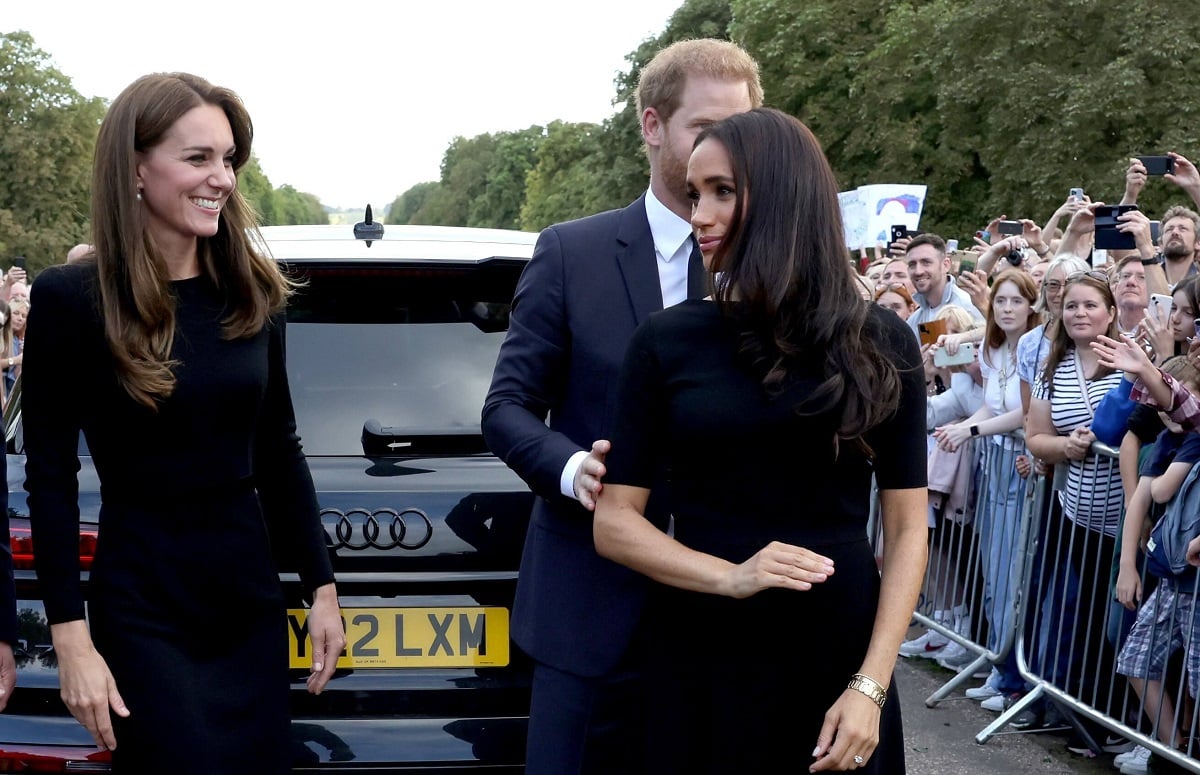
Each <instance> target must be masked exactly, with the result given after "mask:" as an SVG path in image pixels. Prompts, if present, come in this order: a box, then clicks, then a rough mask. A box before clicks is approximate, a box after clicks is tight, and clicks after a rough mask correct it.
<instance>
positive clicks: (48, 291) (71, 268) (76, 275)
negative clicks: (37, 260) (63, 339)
mask: <svg viewBox="0 0 1200 775" xmlns="http://www.w3.org/2000/svg"><path fill="white" fill-rule="evenodd" d="M99 281H100V275H99V273H98V271H97V269H96V264H95V262H92V261H81V262H76V263H73V264H56V265H55V266H51V267H47V268H46V269H43V270H42V271H41V272H39V273H38V276H37V277H36V278H35V279H34V281H33V285H32V286H30V289H29V301H30V306H31V307H32V306H33V304H34V302H37V304H38V305H46V304H50V305H55V304H65V305H68V306H69V307H70V308H73V309H74V308H78V306H79V304H80V302H82V301H90V300H92V299H94V298H96V295H97V294H98V287H99Z"/></svg>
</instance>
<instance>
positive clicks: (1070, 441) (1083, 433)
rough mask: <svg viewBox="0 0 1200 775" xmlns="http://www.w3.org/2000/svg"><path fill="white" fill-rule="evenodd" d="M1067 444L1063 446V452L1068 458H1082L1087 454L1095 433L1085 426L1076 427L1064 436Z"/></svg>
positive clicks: (1094, 438)
mask: <svg viewBox="0 0 1200 775" xmlns="http://www.w3.org/2000/svg"><path fill="white" fill-rule="evenodd" d="M1066 439H1067V444H1066V446H1065V447H1064V448H1063V454H1065V455H1066V456H1067V459H1068V460H1083V459H1084V458H1085V457H1087V455H1088V450H1089V449H1091V447H1092V442H1093V441H1095V440H1096V434H1094V433H1092V432H1091V431H1090V430H1088V429H1087V428H1076V429H1075V430H1073V431H1071V433H1070V435H1068V436H1067V437H1066Z"/></svg>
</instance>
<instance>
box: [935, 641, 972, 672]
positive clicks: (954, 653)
mask: <svg viewBox="0 0 1200 775" xmlns="http://www.w3.org/2000/svg"><path fill="white" fill-rule="evenodd" d="M976 656H977V655H976V653H975V652H974V651H970V650H968V649H967V648H965V647H964V646H962V645H960V644H958V643H949V644H947V645H946V647H945V648H944V649H942V650H941V653H939V654H938V655H937V663H938V664H939V665H941V666H942V667H944V668H946V669H947V670H953V671H955V672H958V671H959V670H962V669H963V668H964V667H966V666H967V665H969V664H971V663H972V662H974V661H975V657H976Z"/></svg>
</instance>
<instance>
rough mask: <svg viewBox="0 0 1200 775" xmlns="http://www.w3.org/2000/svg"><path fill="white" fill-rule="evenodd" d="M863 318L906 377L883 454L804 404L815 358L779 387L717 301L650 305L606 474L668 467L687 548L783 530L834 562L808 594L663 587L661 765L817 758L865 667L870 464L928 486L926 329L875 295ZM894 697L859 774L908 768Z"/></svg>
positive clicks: (789, 763)
mask: <svg viewBox="0 0 1200 775" xmlns="http://www.w3.org/2000/svg"><path fill="white" fill-rule="evenodd" d="M865 331H866V332H867V334H866V335H869V336H873V337H876V338H877V339H878V340H879V341H880V342H881V344H882V347H883V351H884V352H886V353H889V354H891V355H892V357H893V358H894V360H895V362H896V363H897V365H898V366H899V367H900V368H901V369H902V372H901V374H902V377H901V379H902V383H903V388H902V391H903V395H902V397H901V403H900V409H899V411H898V412H897V413H896V415H895V416H894V417H892V418H891V419H890V420H888V421H887V422H885V423H884V424H882V425H880V426H879V427H877V428H875V429H874V430H873V431H872V432H871V433H870V434H869V435H868V436H867V439H866V441H867V443H868V445H869V447H870V449H871V450H872V451H873V453H874V460H873V462H872V461H871V460H869V459H868V457H867V454H866V453H865V452H864V451H863V450H862V448H861V447H860V446H858V445H856V444H853V443H849V442H842V443H841V444H840V448H838V449H836V450H835V445H834V443H833V439H834V431H835V428H836V418H834V417H833V416H830V415H824V416H820V415H819V416H808V417H801V416H799V415H798V414H797V413H796V412H795V411H794V409H793V407H794V406H795V404H796V403H797V401H798V399H800V398H803V397H804V396H806V395H807V394H809V393H811V391H812V390H813V388H814V387H815V386H816V384H817V383H818V379H817V374H818V372H817V366H818V365H819V364H817V363H815V362H814V367H813V370H812V371H811V372H810V373H808V374H803V375H801V377H800V379H798V380H797V381H796V382H795V383H794V384H793V385H792V386H791V387H790V388H789V389H788V390H787V391H786V392H785V393H783V394H782V395H779V396H777V397H775V398H771V397H768V396H767V395H766V393H765V392H764V390H763V388H762V386H761V384H760V380H759V379H758V377H756V376H755V375H753V374H751V373H750V371H749V369H747V368H745V367H744V366H743V365H742V363H741V362H740V361H739V358H738V356H737V349H738V335H737V333H736V332H735V331H734V330H733V328H732V326H731V324H730V323H729V322H728V321H727V320H726V319H725V318H724V317H723V316H722V315H721V314H720V311H719V308H718V307H717V305H716V304H713V303H711V302H705V301H688V302H684V303H683V304H679V305H677V306H675V307H671V308H670V309H667V310H664V311H663V312H660V313H656V314H655V315H653V316H651V317H650V319H649V320H647V321H646V323H645V324H643V325H642V326H641V327H640V328H639V330H638V331H637V333H636V334H635V336H634V338H633V340H632V342H631V344H630V348H629V351H628V353H627V355H626V361H625V366H624V370H623V372H622V377H621V385H620V392H619V403H618V410H617V414H618V416H617V421H616V425H615V430H614V432H613V437H612V452H611V453H610V454H609V456H608V460H607V467H608V473H607V474H606V476H605V481H606V482H608V483H612V484H626V485H633V486H638V487H650V486H651V484H652V482H654V481H656V476H655V473H656V472H657V471H660V470H664V469H665V471H666V478H667V480H668V482H669V484H668V487H669V496H668V497H669V502H670V506H671V512H672V514H673V516H674V520H675V522H674V530H675V533H674V534H675V538H676V539H678V540H679V541H680V542H681V543H683V544H684V545H686V546H688V547H691V548H693V549H697V550H699V551H703V552H707V553H709V554H712V555H715V556H718V557H722V558H724V559H727V560H729V561H731V562H737V563H740V562H743V561H744V560H746V559H748V558H749V557H750V556H751V555H753V554H754V553H755V552H757V551H758V550H759V549H761V548H762V547H764V546H766V545H767V544H768V543H769V542H771V541H773V540H778V541H784V542H787V543H792V544H797V545H800V546H805V547H808V548H810V549H813V550H814V551H817V552H820V553H822V554H825V555H827V556H829V557H831V558H832V559H833V560H834V563H835V569H836V570H835V573H834V574H833V575H832V576H831V577H830V578H829V579H828V580H827V581H826V582H824V583H822V584H818V585H816V586H814V587H813V589H812V590H810V591H807V592H800V591H791V590H782V589H773V590H766V591H764V592H760V593H759V594H757V595H754V596H752V597H750V598H747V599H745V600H734V599H731V598H725V597H720V596H717V595H709V594H703V593H696V592H688V591H684V590H680V589H676V588H673V587H667V586H662V585H659V586H656V588H655V591H654V593H653V596H652V600H651V603H650V606H649V608H648V612H647V615H648V616H649V617H650V620H649V627H648V631H649V632H650V633H651V634H650V636H649V637H650V641H651V651H652V654H653V656H652V658H651V667H650V674H651V687H650V697H649V700H648V703H649V709H650V711H651V714H650V715H649V716H648V718H650V719H651V721H650V723H649V735H650V745H649V746H648V750H650V751H651V752H652V753H651V757H652V761H651V762H650V764H651V766H650V768H649V771H651V772H658V773H667V772H680V773H697V772H714V773H718V772H720V773H725V772H776V771H778V772H785V771H786V772H797V771H801V770H805V771H806V770H807V767H808V765H809V764H810V763H811V761H812V760H811V758H810V756H811V752H812V750H813V748H814V747H816V743H817V735H818V733H819V731H820V729H821V724H822V722H823V717H824V714H825V712H826V711H827V710H828V709H829V707H830V706H831V705H832V704H833V703H834V701H836V700H837V698H838V697H839V696H840V695H841V693H842V692H843V691H844V690H845V688H846V684H847V682H848V681H849V680H850V677H851V676H852V675H853V674H854V673H855V672H856V671H857V670H858V669H859V667H860V666H861V664H862V660H863V658H864V656H865V654H866V650H867V646H868V644H869V641H870V636H871V629H872V627H873V624H874V619H875V609H876V604H877V601H878V595H879V573H878V570H877V568H876V564H875V559H874V554H873V551H872V548H871V546H870V544H869V543H868V539H867V534H866V526H867V519H868V515H869V510H870V489H871V476H872V473H873V474H874V476H875V477H876V480H877V482H878V485H879V487H880V488H884V489H903V488H911V487H924V486H925V428H924V421H925V407H924V402H925V391H924V380H923V376H922V374H921V371H920V353H919V351H918V348H917V345H916V340H915V338H914V337H913V336H912V332H911V331H909V330H908V328H907V327H906V326H905V325H904V323H903V322H901V321H900V319H899V318H898V317H896V316H895V315H894V314H893V313H891V312H889V311H887V310H883V309H881V308H879V307H877V306H875V305H872V306H871V311H870V313H869V315H868V318H867V325H866V327H865ZM835 452H836V454H835ZM890 694H891V695H892V696H891V697H890V699H889V701H888V702H887V703H886V705H885V706H884V709H883V712H882V720H881V730H880V732H881V739H880V743H879V747H878V749H877V750H876V752H875V754H874V755H873V756H872V757H871V759H870V760H869V762H868V764H867V766H866V767H865V768H864V769H863V770H860V771H865V772H872V773H887V774H888V775H895V774H896V773H902V772H904V747H903V746H904V740H903V731H902V728H901V721H900V708H899V703H898V701H897V700H896V698H895V686H894V684H893V686H892V690H891V692H890Z"/></svg>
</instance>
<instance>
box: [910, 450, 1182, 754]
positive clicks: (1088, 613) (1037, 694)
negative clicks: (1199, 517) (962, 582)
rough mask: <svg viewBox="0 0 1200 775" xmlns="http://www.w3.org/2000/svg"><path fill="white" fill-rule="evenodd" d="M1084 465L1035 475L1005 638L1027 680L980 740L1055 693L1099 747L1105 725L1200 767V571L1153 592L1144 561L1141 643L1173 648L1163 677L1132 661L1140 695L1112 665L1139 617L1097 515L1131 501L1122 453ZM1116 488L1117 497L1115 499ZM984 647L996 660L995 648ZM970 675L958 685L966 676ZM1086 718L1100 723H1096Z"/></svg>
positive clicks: (1102, 453) (1094, 454) (1101, 455)
mask: <svg viewBox="0 0 1200 775" xmlns="http://www.w3.org/2000/svg"><path fill="white" fill-rule="evenodd" d="M1084 465H1085V467H1087V468H1089V469H1090V470H1091V472H1092V473H1093V475H1094V479H1093V481H1092V482H1090V483H1089V484H1090V486H1088V487H1085V488H1080V487H1074V488H1069V487H1067V486H1066V484H1067V480H1068V476H1069V473H1068V465H1067V464H1060V465H1058V466H1056V467H1055V471H1054V475H1053V476H1046V477H1039V478H1038V481H1037V482H1036V485H1035V487H1034V490H1033V491H1034V498H1033V501H1032V502H1033V504H1034V507H1033V508H1032V509H1031V510H1030V512H1029V518H1028V519H1026V520H1023V521H1024V523H1025V525H1026V537H1027V540H1025V541H1024V542H1023V543H1024V547H1025V550H1024V552H1023V554H1022V556H1021V557H1020V558H1019V562H1017V563H1014V566H1013V570H1014V573H1013V576H1014V578H1019V579H1021V586H1020V589H1019V590H1018V593H1017V595H1016V596H1015V599H1014V604H1015V605H1016V609H1015V615H1014V618H1013V622H1014V626H1013V629H1012V631H1010V632H1009V633H1008V637H1007V638H1006V640H1008V641H1011V642H1012V644H1013V646H1014V647H1015V649H1016V663H1017V666H1018V668H1019V670H1020V673H1021V676H1022V677H1023V678H1024V679H1025V681H1026V683H1027V685H1028V686H1029V687H1030V690H1029V691H1028V692H1027V693H1026V694H1025V695H1024V696H1023V697H1022V698H1021V699H1019V700H1018V701H1016V702H1015V703H1013V704H1012V705H1011V706H1010V707H1009V708H1008V709H1006V710H1005V711H1004V712H1003V713H1002V714H1001V715H1000V716H999V717H998V718H997V719H996V720H995V721H994V722H993V723H991V724H989V725H988V726H987V727H985V728H984V729H983V730H982V731H980V732H979V734H978V735H976V738H975V739H976V742H978V743H985V742H987V740H988V739H990V738H991V737H992V736H993V735H995V734H997V733H999V732H1000V730H1002V729H1003V728H1004V727H1006V726H1008V725H1009V724H1010V723H1011V722H1012V721H1013V720H1014V718H1015V717H1016V716H1017V715H1019V714H1020V713H1021V712H1022V711H1023V710H1025V709H1026V708H1030V707H1031V706H1033V705H1034V703H1037V702H1043V703H1045V702H1049V703H1051V704H1053V705H1055V706H1057V708H1058V709H1059V711H1060V713H1061V714H1062V715H1063V717H1064V718H1065V719H1066V720H1067V721H1068V723H1070V724H1071V725H1072V726H1074V727H1075V729H1076V731H1077V732H1078V733H1079V734H1080V736H1081V737H1082V738H1083V739H1084V740H1085V741H1086V743H1087V744H1088V746H1089V747H1090V748H1091V749H1092V751H1093V752H1096V753H1099V752H1100V751H1101V750H1102V748H1103V743H1102V741H1099V740H1098V739H1097V734H1094V732H1097V730H1096V729H1095V726H1099V727H1101V728H1103V730H1105V731H1107V732H1111V733H1114V734H1116V735H1118V736H1121V737H1125V738H1128V739H1129V740H1132V741H1133V742H1135V743H1137V744H1140V745H1142V746H1144V747H1146V748H1148V749H1150V750H1151V751H1152V752H1154V753H1155V754H1156V755H1157V756H1159V757H1161V758H1163V759H1167V760H1169V761H1171V762H1173V763H1174V764H1177V765H1179V766H1180V767H1182V768H1184V769H1185V770H1187V771H1189V772H1195V773H1200V761H1197V760H1196V759H1195V758H1193V757H1194V756H1195V755H1196V754H1197V753H1200V751H1198V750H1197V743H1196V738H1197V734H1198V732H1200V724H1198V721H1200V716H1198V713H1200V706H1198V705H1197V704H1196V703H1195V694H1196V692H1195V691H1193V689H1192V688H1190V687H1194V686H1197V685H1200V641H1198V640H1197V635H1198V634H1200V628H1197V626H1196V624H1197V622H1196V621H1195V616H1196V611H1195V608H1194V607H1193V606H1191V601H1192V600H1194V599H1195V595H1196V594H1197V592H1200V577H1197V579H1196V580H1193V581H1189V582H1188V583H1187V585H1186V588H1183V587H1182V586H1181V585H1179V584H1176V583H1174V582H1172V581H1160V582H1159V583H1158V588H1159V589H1160V592H1159V593H1158V594H1156V595H1154V596H1153V598H1152V597H1151V595H1150V592H1149V589H1148V585H1150V586H1152V585H1153V584H1154V582H1155V579H1153V578H1152V577H1149V576H1148V575H1147V574H1146V573H1145V571H1144V569H1143V571H1142V573H1141V583H1142V589H1143V593H1142V605H1143V606H1147V605H1148V606H1150V609H1149V612H1147V613H1144V614H1143V616H1144V617H1146V620H1147V621H1146V624H1147V625H1148V626H1144V627H1143V628H1142V629H1141V636H1140V638H1141V639H1140V641H1139V643H1142V644H1144V645H1147V647H1148V648H1149V649H1150V651H1151V653H1154V654H1156V655H1159V654H1164V653H1165V656H1162V659H1164V660H1165V661H1166V662H1167V669H1166V672H1165V673H1164V674H1163V675H1161V676H1158V675H1154V674H1151V672H1153V671H1152V670H1151V669H1150V668H1151V666H1150V665H1149V664H1145V665H1142V666H1141V667H1142V670H1141V671H1140V672H1139V671H1138V669H1137V668H1133V672H1135V673H1138V674H1137V675H1133V676H1131V677H1133V678H1138V679H1140V680H1142V681H1143V682H1145V684H1146V685H1147V686H1148V687H1149V688H1150V691H1143V692H1142V693H1141V696H1139V694H1138V693H1137V692H1135V691H1134V690H1133V687H1132V686H1131V684H1130V681H1129V677H1127V676H1125V675H1120V674H1118V673H1117V672H1116V665H1117V661H1118V655H1120V654H1121V653H1122V649H1124V648H1125V646H1126V643H1127V642H1128V641H1129V635H1130V628H1131V626H1132V623H1133V616H1134V615H1133V614H1132V613H1130V612H1127V611H1126V609H1124V608H1123V607H1121V606H1120V604H1119V603H1116V602H1115V600H1114V594H1113V590H1114V579H1115V571H1114V567H1115V563H1116V562H1117V557H1118V556H1119V555H1117V554H1116V552H1117V551H1118V549H1117V543H1116V539H1115V538H1113V537H1111V536H1106V535H1105V534H1104V532H1103V531H1102V529H1101V524H1102V521H1103V520H1100V519H1097V518H1096V517H1097V515H1101V514H1104V513H1108V512H1111V511H1117V512H1119V513H1120V517H1121V522H1122V523H1123V517H1124V503H1125V501H1124V490H1123V488H1121V487H1120V470H1119V467H1118V455H1117V452H1116V451H1115V450H1113V449H1111V448H1109V447H1106V446H1104V445H1101V444H1094V445H1093V447H1092V450H1091V452H1090V454H1089V456H1088V458H1087V459H1086V460H1085V461H1084ZM1076 470H1078V469H1076ZM1114 498H1116V499H1119V500H1117V501H1116V502H1114ZM1067 511H1070V512H1071V513H1073V514H1075V515H1076V522H1074V523H1073V522H1071V521H1070V520H1069V519H1068V518H1067V517H1066V512H1067ZM1156 516H1157V515H1152V517H1151V519H1150V520H1148V522H1153V521H1154V519H1155V518H1156ZM1119 530H1120V528H1118V535H1119ZM1139 555H1140V552H1139ZM1168 591H1169V592H1170V593H1171V597H1170V598H1167V592H1168ZM1164 599H1167V602H1166V603H1164ZM1131 653H1132V652H1131ZM1180 655H1182V656H1183V657H1184V659H1183V662H1184V663H1185V666H1184V667H1183V668H1182V669H1180V668H1179V667H1178V666H1173V663H1174V662H1178V661H1179V656H1180ZM984 656H986V657H987V658H988V659H989V660H994V657H995V656H999V654H996V655H993V654H985V655H984ZM1172 657H1174V659H1172ZM1140 661H1141V662H1145V660H1140ZM1138 662H1139V660H1134V661H1133V662H1131V664H1130V665H1129V666H1127V667H1132V665H1134V664H1137V663H1138ZM1188 663H1190V664H1191V667H1190V668H1189V667H1187V666H1186V665H1187V664H1188ZM1193 674H1195V675H1194V677H1192V675H1193ZM962 676H963V674H960V675H959V676H956V678H955V680H954V681H951V682H950V684H954V686H957V685H959V684H960V683H961V682H962V681H961V680H960V679H962ZM950 684H948V686H949V685H950ZM939 693H940V690H939ZM937 696H938V695H935V697H937ZM941 696H944V694H942V695H941ZM932 699H934V698H931V700H932ZM1081 719H1087V720H1089V721H1091V722H1093V726H1092V727H1091V728H1089V726H1088V725H1087V724H1084V723H1083V722H1082V721H1081ZM1181 719H1186V720H1187V722H1188V723H1187V724H1186V726H1182V725H1180V724H1179V721H1180V720H1181ZM1181 726H1182V728H1181ZM1172 727H1174V728H1175V729H1174V731H1172V730H1171V728H1172ZM1176 745H1181V746H1182V749H1183V750H1177V748H1176V747H1175V746H1176Z"/></svg>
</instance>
